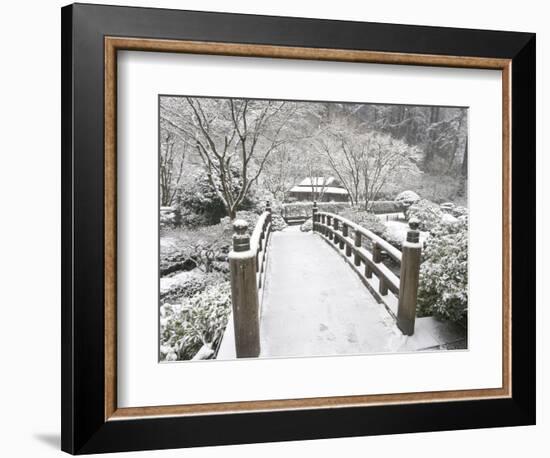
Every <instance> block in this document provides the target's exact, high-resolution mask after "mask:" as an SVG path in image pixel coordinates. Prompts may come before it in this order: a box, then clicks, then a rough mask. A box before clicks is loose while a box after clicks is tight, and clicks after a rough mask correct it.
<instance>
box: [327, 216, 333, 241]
mask: <svg viewBox="0 0 550 458" xmlns="http://www.w3.org/2000/svg"><path fill="white" fill-rule="evenodd" d="M331 220H332V217H331V216H328V215H327V226H328V228H327V235H328V239H329V240H332V237H333V234H332V231H331V230H330V226H331V225H332V221H331Z"/></svg>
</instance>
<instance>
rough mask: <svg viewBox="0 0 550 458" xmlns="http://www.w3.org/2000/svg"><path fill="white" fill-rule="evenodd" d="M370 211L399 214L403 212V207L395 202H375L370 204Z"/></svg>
mask: <svg viewBox="0 0 550 458" xmlns="http://www.w3.org/2000/svg"><path fill="white" fill-rule="evenodd" d="M368 208H369V211H370V212H372V213H376V214H380V213H399V212H402V211H403V209H404V208H403V206H402V205H401V204H400V203H398V202H395V201H393V200H373V201H371V202H369V204H368Z"/></svg>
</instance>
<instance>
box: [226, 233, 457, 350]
mask: <svg viewBox="0 0 550 458" xmlns="http://www.w3.org/2000/svg"><path fill="white" fill-rule="evenodd" d="M269 243H270V246H269V250H268V251H269V256H268V258H267V265H266V272H265V279H266V280H265V284H264V286H263V288H262V289H261V291H260V294H261V295H262V300H261V303H262V307H261V310H260V355H259V356H260V357H267V358H269V357H292V356H320V355H323V356H329V355H350V354H369V353H371V354H372V353H388V352H392V353H393V352H407V351H416V350H423V349H437V348H439V346H441V345H445V344H448V343H452V342H455V341H457V340H459V339H460V338H462V336H461V334H460V332H457V330H456V329H453V328H452V327H449V325H447V324H444V323H440V322H438V321H436V320H435V319H433V318H417V320H416V330H415V333H414V335H412V336H406V335H404V334H403V333H402V332H401V331H400V330H399V328H398V327H397V325H396V323H395V319H394V317H393V316H392V315H390V313H389V312H388V311H387V309H386V307H385V306H384V304H381V303H378V302H377V301H376V300H375V298H374V297H373V295H372V294H371V293H370V292H369V290H368V289H367V288H366V287H365V284H364V282H363V281H362V280H361V279H360V276H359V275H358V273H357V271H356V270H355V269H352V268H350V266H349V265H348V264H347V261H346V260H345V258H344V257H343V256H340V255H339V254H338V253H337V251H335V249H333V247H332V246H331V245H330V244H329V243H327V242H326V241H325V240H323V237H322V236H321V235H319V234H318V233H315V232H301V231H300V230H299V227H297V226H294V227H289V228H287V229H285V230H284V231H281V232H274V233H272V234H271V238H270V242H269ZM235 357H236V352H235V338H234V330H233V320H232V319H230V320H229V324H228V328H227V330H226V333H225V335H224V339H223V341H222V345H221V347H220V350H219V352H218V359H233V358H235Z"/></svg>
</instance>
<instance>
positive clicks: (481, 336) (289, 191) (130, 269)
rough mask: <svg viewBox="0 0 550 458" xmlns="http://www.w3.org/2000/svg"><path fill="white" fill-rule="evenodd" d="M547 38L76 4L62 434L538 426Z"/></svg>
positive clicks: (95, 441)
mask: <svg viewBox="0 0 550 458" xmlns="http://www.w3.org/2000/svg"><path fill="white" fill-rule="evenodd" d="M534 121H535V35H534V34H530V33H520V32H500V31H498V32H497V31H486V30H467V29H451V28H439V27H424V26H410V25H393V24H377V23H361V22H345V21H327V20H317V19H300V18H286V17H268V16H252V15H238V14H226V13H223V14H222V13H205V12H194V11H176V10H161V9H147V8H129V7H112V6H102V5H80V4H78V5H70V6H67V7H64V8H63V9H62V148H63V151H62V179H63V183H62V187H63V188H62V237H63V240H62V259H63V262H62V265H63V272H62V281H63V283H62V292H63V294H62V298H63V301H62V448H63V450H65V451H67V452H69V453H73V454H81V453H98V452H114V451H127V450H145V449H160V448H175V447H191V446H201V445H221V444H238V443H247V442H248V443H250V442H267V441H283V440H299V439H314V438H329V437H345V436H356V435H374V434H392V433H403V432H420V431H439V430H449V429H466V428H483V427H496V426H514V425H530V424H534V423H535V252H536V249H535V122H534Z"/></svg>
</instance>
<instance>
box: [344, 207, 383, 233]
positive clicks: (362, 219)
mask: <svg viewBox="0 0 550 458" xmlns="http://www.w3.org/2000/svg"><path fill="white" fill-rule="evenodd" d="M340 215H342V216H343V217H344V218H346V219H349V220H350V221H352V222H354V223H355V224H359V225H360V226H362V227H364V228H365V229H368V230H369V231H372V232H374V233H375V234H376V235H380V236H383V235H384V234H385V232H386V226H385V225H384V223H383V222H382V221H380V218H379V217H378V216H376V215H374V214H372V213H370V212H366V211H365V210H360V209H358V208H349V209H347V210H346V211H343V212H341V213H340Z"/></svg>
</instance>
